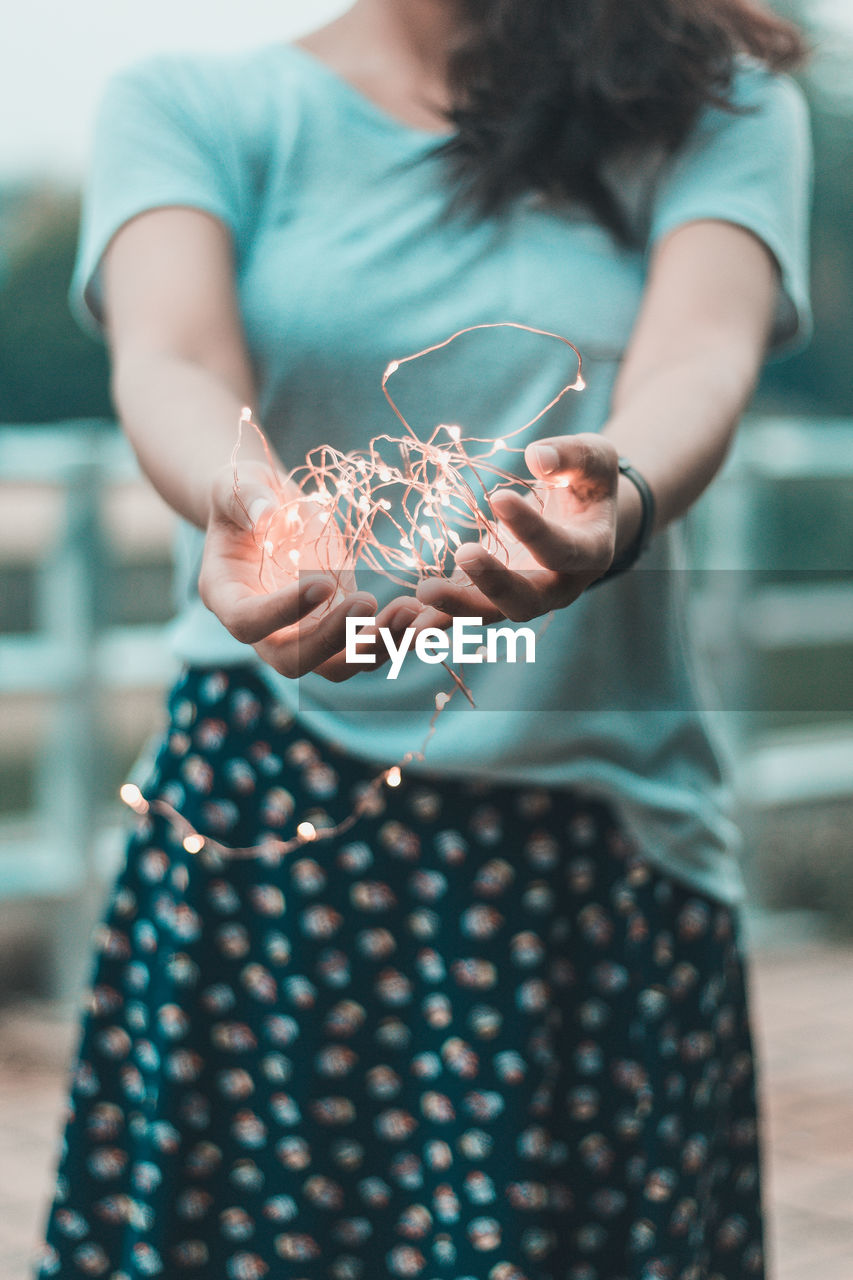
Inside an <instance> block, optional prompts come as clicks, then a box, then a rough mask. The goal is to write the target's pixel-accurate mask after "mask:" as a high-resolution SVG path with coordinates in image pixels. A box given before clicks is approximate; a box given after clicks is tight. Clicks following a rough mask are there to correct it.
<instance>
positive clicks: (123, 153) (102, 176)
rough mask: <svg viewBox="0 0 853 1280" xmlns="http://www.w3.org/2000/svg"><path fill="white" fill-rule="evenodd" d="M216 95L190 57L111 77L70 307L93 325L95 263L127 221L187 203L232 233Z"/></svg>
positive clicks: (95, 329) (233, 210)
mask: <svg viewBox="0 0 853 1280" xmlns="http://www.w3.org/2000/svg"><path fill="white" fill-rule="evenodd" d="M215 106H216V102H215V99H214V100H213V101H211V100H210V97H209V95H206V94H205V91H204V84H203V81H202V80H201V79H200V78H199V76H198V74H197V73H196V74H194V71H193V67H192V64H191V62H190V61H189V60H186V61H185V60H182V59H181V58H179V57H170V56H165V57H164V56H161V57H157V58H151V59H148V60H146V61H144V62H140V63H137V64H136V65H134V66H132V67H130V68H128V69H127V70H125V71H122V72H119V73H118V74H116V75H114V76H113V77H112V79H111V80H110V81H108V83H107V86H106V89H105V91H104V93H103V95H102V98H101V101H100V104H99V109H98V113H97V117H96V122H95V131H94V146H93V154H92V161H91V167H90V172H89V178H88V182H87V184H86V188H85V191H84V197H83V211H82V219H81V226H80V239H79V244H78V249H77V259H76V262H75V266H74V273H73V277H72V280H71V286H70V293H69V302H70V306H71V310H72V312H73V314H74V316H75V318H76V319H77V320H78V322H79V323H80V324H81V325H82V327H83V328H84V329H86V330H87V331H88V332H90V333H94V334H95V335H98V334H100V333H102V331H103V309H102V295H101V282H100V264H101V260H102V258H103V254H104V250H105V249H106V248H107V245H108V244H109V242H110V240H111V239H112V238H113V236H114V235H115V234H116V232H117V231H118V230H119V228H120V227H121V226H123V225H124V223H126V222H128V221H129V220H130V219H131V218H133V217H135V216H136V215H137V214H139V213H142V212H144V211H145V210H147V209H154V208H162V207H166V206H171V205H188V206H190V207H193V208H197V209H203V210H205V211H206V212H208V213H211V214H213V215H214V216H216V217H217V218H220V219H221V220H222V221H223V222H224V223H225V224H226V225H227V226H228V227H229V228H230V229H231V230H232V233H234V234H235V235H236V229H237V222H238V210H237V201H236V198H235V192H234V189H233V182H232V180H231V175H230V173H229V168H228V164H227V162H226V156H225V155H223V149H224V148H225V147H226V145H227V144H226V138H227V133H226V134H225V135H224V136H223V131H222V129H221V126H220V125H219V124H218V121H217V113H216V110H215Z"/></svg>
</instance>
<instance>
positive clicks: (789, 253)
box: [649, 63, 812, 355]
mask: <svg viewBox="0 0 853 1280" xmlns="http://www.w3.org/2000/svg"><path fill="white" fill-rule="evenodd" d="M732 102H733V105H734V106H735V107H736V108H737V110H736V111H734V112H732V111H727V110H723V109H721V108H716V107H713V108H707V109H706V110H705V111H704V113H703V114H702V116H701V117H700V119H699V121H698V123H697V125H696V127H695V128H694V130H693V132H692V134H691V136H690V138H689V139H688V141H687V143H686V145H685V146H684V147H683V148H682V149H681V150H680V151H679V152H677V153H676V155H675V156H674V157H673V158H672V159H671V160H670V161H669V163H668V164H667V165H666V167H665V169H664V171H663V173H662V175H661V179H660V181H659V183H658V185H657V190H656V193H655V198H654V203H653V207H652V215H651V225H650V236H649V247H650V248H651V246H652V245H654V243H655V242H656V241H658V240H660V239H661V238H662V237H663V236H664V235H666V234H667V232H669V231H672V230H674V229H675V228H676V227H678V226H680V225H682V224H683V223H687V222H694V221H697V220H699V219H705V218H713V219H720V220H722V221H725V222H732V223H735V224H736V225H738V226H741V227H745V228H746V229H747V230H748V231H751V232H753V234H754V235H756V236H757V237H758V238H759V239H760V240H761V241H762V242H763V243H764V244H765V245H766V246H767V248H768V249H769V250H770V252H771V253H772V254H773V256H774V258H775V259H776V262H777V264H778V266H779V273H780V290H779V297H778V300H777V305H776V316H775V321H774V325H773V331H772V335H771V343H770V346H771V351H772V353H773V354H774V355H778V354H780V353H782V352H785V353H788V352H790V351H791V350H797V349H799V348H800V347H801V346H803V345H804V344H805V342H806V341H807V340H808V337H809V336H810V333H811V328H812V316H811V307H810V301H809V242H808V224H809V208H810V200H811V185H812V151H811V135H810V131H809V123H808V112H807V108H806V104H805V98H804V96H803V94H802V91H801V90H800V88H799V87H798V85H797V84H796V83H795V82H794V81H793V80H791V79H789V78H788V77H786V76H779V75H774V74H773V73H771V72H769V71H767V70H766V69H765V68H763V67H761V66H759V65H758V64H753V63H750V64H744V65H743V66H741V67H740V68H739V69H738V72H737V74H736V76H735V81H734V85H733V90H732Z"/></svg>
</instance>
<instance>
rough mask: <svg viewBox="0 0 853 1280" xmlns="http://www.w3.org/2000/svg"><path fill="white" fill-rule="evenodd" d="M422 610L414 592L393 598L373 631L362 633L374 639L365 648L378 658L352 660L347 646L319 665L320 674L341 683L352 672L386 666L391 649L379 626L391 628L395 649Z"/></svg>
mask: <svg viewBox="0 0 853 1280" xmlns="http://www.w3.org/2000/svg"><path fill="white" fill-rule="evenodd" d="M423 612H424V609H423V606H422V605H421V603H420V601H418V600H416V599H414V598H413V597H412V596H400V597H398V598H397V599H395V600H392V601H391V602H390V603H389V604H387V605H386V606H385V608H384V609H383V610H382V612H381V613H380V614H379V615H378V617H377V618H376V628H375V630H374V631H373V632H372V634H371V632H370V631H364V632H362V637H363V638H364V640H365V641H369V640H371V639H372V645H369V646H368V645H367V644H365V649H366V650H367V651H368V652H370V653H371V654H372V655H374V656H375V662H373V663H370V664H367V663H362V662H349V661H348V660H347V655H346V649H345V648H344V650H343V652H340V653H336V654H335V655H334V656H333V657H332V658H330V659H329V660H328V661H327V662H324V663H323V664H322V666H319V667H317V668H316V671H317V674H318V675H321V676H324V677H325V679H327V680H332V681H334V682H335V683H336V684H338V683H340V682H341V681H344V680H350V679H352V677H353V676H355V675H358V674H359V673H361V672H364V671H375V670H376V669H377V668H378V667H383V666H384V665H385V664H386V663H387V662H389V661H390V660H391V650H390V648H389V647H388V646H387V645H386V644H385V643H384V641H383V638H382V635H381V632H380V628H385V629H387V630H388V631H390V633H391V639H392V641H393V643H394V647H395V649H396V648H398V646H399V644H400V642H401V641H402V640H403V637H404V636H405V633H406V631H408V630H409V628H410V627H412V628H414V627H415V623H416V622H417V621H418V619H419V618H420V615H421V614H422V613H423Z"/></svg>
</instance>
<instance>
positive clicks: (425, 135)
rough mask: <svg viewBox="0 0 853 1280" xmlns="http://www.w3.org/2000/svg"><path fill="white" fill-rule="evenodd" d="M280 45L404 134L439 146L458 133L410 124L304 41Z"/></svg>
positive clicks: (371, 114) (367, 112)
mask: <svg viewBox="0 0 853 1280" xmlns="http://www.w3.org/2000/svg"><path fill="white" fill-rule="evenodd" d="M276 47H277V48H279V49H283V50H286V51H287V52H288V53H293V54H295V55H296V57H297V58H298V59H299V60H300V61H302V62H303V64H304V65H305V66H307V67H310V68H311V69H312V70H313V71H315V72H316V73H317V74H318V75H321V76H323V77H324V78H325V79H326V80H327V81H328V82H329V83H330V84H331V85H332V86H333V87H334V88H335V89H336V90H337V92H338V93H339V94H340V95H341V96H342V97H345V98H346V99H347V100H348V101H349V102H350V104H352V105H354V106H356V107H358V108H359V109H360V110H361V112H362V114H363V115H365V116H368V117H370V118H371V119H373V120H374V121H375V122H376V123H378V124H380V125H384V126H385V128H387V129H391V130H396V131H397V132H399V133H400V134H406V133H408V134H410V135H412V136H413V137H417V138H420V139H423V140H424V141H427V142H432V143H434V144H435V145H436V146H438V145H439V144H440V143H442V142H446V141H447V140H448V139H449V138H452V137H454V136H455V131H454V130H445V131H443V132H441V133H439V132H438V130H437V129H423V128H420V127H419V126H418V125H415V124H408V123H407V122H406V121H405V120H400V119H399V117H397V116H394V115H392V114H391V113H390V112H389V111H386V110H385V108H384V107H381V106H380V105H379V103H378V102H374V100H373V99H372V98H369V97H368V96H367V94H365V93H362V92H361V90H360V89H357V88H356V87H355V85H354V84H351V83H350V81H349V80H347V79H345V78H344V76H342V75H340V74H339V73H338V72H337V71H335V70H334V68H333V67H330V66H329V65H328V63H326V62H323V60H322V59H321V58H318V57H317V56H316V54H313V53H310V52H309V51H308V50H307V49H303V48H302V46H301V45H298V44H290V43H288V42H287V41H284V42H281V43H280V44H278V45H277V46H276Z"/></svg>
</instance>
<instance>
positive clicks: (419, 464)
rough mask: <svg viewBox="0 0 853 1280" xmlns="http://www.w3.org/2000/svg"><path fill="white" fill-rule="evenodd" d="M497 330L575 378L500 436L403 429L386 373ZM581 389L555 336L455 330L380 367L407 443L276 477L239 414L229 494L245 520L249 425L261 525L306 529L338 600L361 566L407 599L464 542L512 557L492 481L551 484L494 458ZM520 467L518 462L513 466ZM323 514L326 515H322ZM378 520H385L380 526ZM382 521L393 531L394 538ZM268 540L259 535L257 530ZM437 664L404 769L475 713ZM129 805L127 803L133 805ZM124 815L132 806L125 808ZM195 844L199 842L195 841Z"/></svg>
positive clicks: (296, 839) (276, 561) (387, 439)
mask: <svg viewBox="0 0 853 1280" xmlns="http://www.w3.org/2000/svg"><path fill="white" fill-rule="evenodd" d="M497 328H512V329H518V330H523V331H525V332H527V333H531V334H538V335H540V336H542V337H545V338H549V339H552V340H556V341H559V342H560V343H562V344H563V346H564V347H566V348H567V349H569V350H570V351H571V352H572V353H573V355H574V358H575V359H576V361H577V364H576V366H575V368H574V370H573V373H574V381H572V382H566V384H565V385H564V386H563V387H562V388H561V389H560V390H559V391H558V392H557V394H556V395H555V396H553V397H552V399H551V400H549V402H548V403H547V404H546V405H544V406H543V407H542V408H541V409H540V410H539V411H538V412H537V413H536V414H535V415H534V416H533V417H532V418H530V420H529V421H527V422H524V423H521V424H519V425H518V426H517V427H513V428H512V429H510V430H505V432H504V435H503V436H500V437H498V438H496V439H495V438H489V437H488V436H475V435H473V434H472V435H465V436H464V437H463V428H462V427H461V426H458V425H456V424H447V423H441V424H439V425H437V426H435V427H434V428H433V429H432V431H431V433H430V432H427V435H428V438H427V439H421V438H420V433H419V432H418V431H416V430H415V429H414V428H413V427H412V425H411V424H410V423H409V422H407V420H406V419H405V417H404V416H403V414H402V413H401V411H400V409H399V407H398V405H397V404H396V402H395V400H394V399H393V397H392V396H391V394H390V391H389V389H388V387H387V386H386V383H387V382H388V380H389V379H390V377H391V376H392V375H393V374H394V373H396V372H397V370H398V369H400V368H401V367H402V365H404V364H408V363H410V362H411V361H416V360H420V359H422V358H423V357H425V356H429V355H430V354H431V353H433V352H436V351H439V350H441V349H443V348H444V347H446V346H448V345H449V344H450V343H452V342H455V341H456V340H457V339H458V338H460V337H462V335H463V334H467V333H471V332H474V331H475V330H481V329H497ZM584 385H585V383H584V379H583V376H582V364H581V356H580V353H579V351H578V349H577V347H575V346H574V344H573V343H571V342H570V341H569V340H568V339H567V338H564V337H562V336H561V335H560V334H558V333H553V332H550V331H549V330H546V329H538V328H534V327H533V326H531V325H525V324H520V323H517V322H515V321H509V320H506V321H496V322H494V323H484V324H475V325H469V326H467V327H466V328H463V329H459V330H457V332H455V333H453V334H451V335H450V336H449V337H448V338H445V339H443V340H442V341H441V342H437V343H435V344H433V345H432V346H429V347H426V348H424V349H423V350H421V351H417V352H415V353H413V354H412V355H407V356H402V357H400V358H398V359H396V360H391V361H390V362H389V364H388V365H387V367H386V369H385V372H384V374H383V377H382V383H381V390H382V393H383V395H384V396H385V399H386V401H387V403H388V405H389V407H390V409H391V411H392V412H393V414H394V415H395V417H396V418H397V420H398V421H399V423H400V424H401V426H402V428H403V434H402V435H392V434H391V433H390V432H387V431H382V432H380V433H379V434H377V435H375V436H373V437H372V438H370V439H369V440H368V443H367V446H366V448H364V449H359V450H354V451H351V452H349V453H345V452H343V451H341V450H340V449H337V448H336V447H335V446H334V445H332V444H328V443H326V444H321V445H318V446H317V447H315V448H313V449H311V450H310V451H309V453H308V454H307V455H306V457H305V463H304V465H301V466H298V467H295V468H292V469H288V470H287V471H286V473H284V474H282V473H281V471H280V463H279V462H278V460H277V459H276V458H275V457H274V455H273V453H272V451H271V449H270V447H269V445H268V442H267V440H266V437H265V435H264V433H263V431H262V430H261V428H260V427H259V426H258V425H257V423H256V422H254V421H253V419H252V414H251V410H250V409H248V408H244V409H242V411H241V414H240V422H239V425H238V433H237V441H236V443H235V446H234V449H233V451H232V466H233V470H234V498H235V501H236V503H237V504H238V505H239V506H241V508H242V510H243V512H244V514H246V515H247V516H248V512H247V510H246V508H245V505H244V504H243V502H242V499H241V495H240V484H239V474H238V469H237V460H238V452H239V449H240V442H241V439H242V433H243V430H244V429H247V428H248V429H251V430H253V431H254V432H255V433H256V435H257V437H258V439H259V441H260V444H261V446H262V448H263V450H264V454H265V457H266V462H267V465H268V467H269V472H270V476H271V478H272V480H271V483H272V486H273V488H274V489H275V491H276V492H277V493H278V495H279V503H280V505H279V510H278V512H273V513H271V519H270V523H269V526H268V527H269V528H271V527H273V526H272V521H273V519H275V517H276V516H278V518H279V519H281V521H282V525H284V526H285V527H287V528H288V530H289V531H290V530H292V531H293V532H294V533H295V535H296V536H297V537H299V536H305V530H306V529H307V530H308V531H309V537H310V545H311V554H312V561H313V557H314V556H315V555H316V558H317V564H316V566H315V567H316V568H317V569H319V570H320V571H321V572H324V573H328V574H329V575H330V576H331V577H332V578H333V579H334V581H335V583H336V585H337V594H336V596H335V597H334V598H335V599H341V598H342V597H343V595H344V594H347V593H349V592H351V591H352V590H353V589H354V583H355V579H354V571H356V572H357V571H358V569H359V568H360V567H361V566H364V567H365V568H366V569H369V570H371V571H373V572H377V573H379V574H381V575H383V576H384V577H385V578H386V579H387V580H388V581H389V582H392V583H395V584H398V585H399V586H402V587H404V588H405V589H406V590H408V591H412V589H413V579H416V580H417V581H419V582H423V581H424V580H425V579H427V578H428V577H430V576H432V575H433V574H434V573H435V572H436V570H438V571H439V572H446V571H448V570H450V571H452V567H453V562H452V549H455V548H456V547H459V546H461V545H462V544H463V542H480V543H484V544H485V545H486V546H487V547H488V548H489V550H491V551H492V552H493V554H498V553H501V552H503V553H505V556H504V558H505V559H506V560H507V561H508V559H509V554H508V552H509V548H508V547H507V545H506V537H507V535H506V531H505V528H504V526H503V525H501V523H500V521H498V520H496V519H494V517H490V516H489V514H488V513H487V512H486V511H484V510H483V509H481V500H482V498H483V497H484V496H485V497H488V495H489V494H490V493H491V492H493V486H494V485H495V482H496V481H497V482H500V484H501V485H507V484H508V485H514V486H516V491H519V490H521V491H522V492H524V493H525V494H527V495H533V496H535V495H536V493H537V490H538V491H539V492H540V493H541V492H542V491H543V490H544V489H546V488H549V487H551V486H549V485H548V484H547V482H542V481H538V480H537V481H533V480H531V479H530V478H527V479H524V478H522V477H521V476H519V475H518V474H515V472H513V471H511V470H507V469H506V468H507V465H508V464H506V463H503V465H499V464H498V463H497V462H496V461H494V460H493V459H494V458H495V455H496V454H497V453H498V452H499V451H505V452H506V453H507V454H510V455H511V454H516V455H522V454H523V453H524V448H523V447H522V446H520V445H516V444H515V443H514V441H516V440H518V439H520V438H524V439H525V440H530V439H531V435H530V428H531V427H533V426H534V424H536V423H537V422H539V420H540V419H541V418H543V417H544V416H545V414H547V413H548V412H549V410H551V409H552V408H553V407H554V406H555V405H556V404H557V403H558V402H559V401H560V400H561V399H562V398H563V396H565V395H566V394H567V393H568V392H570V391H572V390H576V391H579V390H581V389H582V388H583V387H584ZM439 439H440V440H442V444H441V445H439V444H438V443H437V440H439ZM445 441H446V443H444V442H445ZM388 449H390V450H392V451H395V452H394V455H393V456H394V457H397V456H398V455H399V459H400V461H398V462H397V463H396V465H395V464H394V463H392V462H390V461H389V455H388V454H387V453H386V455H385V456H383V452H382V451H383V450H388ZM520 469H521V466H520V463H519V467H518V470H520ZM568 483H569V482H568V481H567V480H566V479H565V478H562V479H560V480H559V481H557V485H559V487H562V488H565V487H567V486H568ZM380 485H381V486H382V487H383V489H384V488H385V487H387V486H389V485H393V486H395V487H397V489H398V490H399V493H400V500H399V502H398V503H397V504H396V507H394V506H392V503H391V502H389V501H388V497H387V495H386V493H384V492H383V494H382V496H381V497H380V496H379V493H378V491H377V490H378V488H379V486H380ZM294 495H296V496H294ZM303 501H305V502H308V503H309V508H308V510H309V511H310V520H307V519H306V518H305V508H304V506H303V505H302V503H303ZM540 505H541V503H540ZM318 507H320V508H323V510H322V511H318V509H317V508H318ZM448 508H450V511H448ZM386 515H387V516H388V518H387V519H386V518H385V517H386ZM379 516H382V517H383V519H381V520H379V519H378V517H379ZM425 517H428V518H429V520H430V521H431V522H432V524H433V525H434V528H435V531H434V532H433V531H432V527H431V525H427V524H424V523H423V521H424V519H425ZM448 520H452V521H453V524H454V525H455V526H456V527H455V528H453V529H451V528H450V527H449V525H448ZM311 522H313V523H311ZM389 525H390V527H391V533H392V536H391V538H390V540H389V537H388V532H389ZM457 530H458V532H457ZM266 532H267V530H266V529H265V530H264V533H266ZM398 540H399V548H398V546H397V541H398ZM294 544H295V538H294V537H288V538H287V539H282V538H277V537H273V538H266V539H265V540H264V542H263V543H262V547H261V553H260V555H259V561H260V563H259V565H258V578H259V584H260V588H261V590H262V591H265V592H270V591H273V590H275V589H277V588H278V587H279V586H280V585H281V582H280V581H279V580H277V579H276V576H275V573H276V569H278V570H280V571H281V573H282V574H283V575H286V576H287V577H288V578H289V579H290V580H291V581H292V578H293V566H294V565H296V564H298V562H299V560H298V557H299V552H298V551H297V550H296V546H295V545H294ZM296 545H301V544H299V543H297V544H296ZM495 548H496V550H495ZM401 549H402V553H401ZM342 566H343V567H342ZM443 665H444V668H445V670H446V671H447V674H448V676H449V677H450V678H451V679H452V680H453V688H452V689H451V690H450V691H441V692H439V693H438V694H436V695H435V712H434V713H433V715H432V717H431V718H430V721H429V727H428V730H427V732H426V736H425V738H424V741H423V743H422V745H421V748H420V750H419V751H409V752H407V753H406V755H405V756H404V757H403V759H402V761H401V763H402V764H405V763H406V762H407V761H408V760H411V759H418V760H422V759H423V758H424V750H425V748H426V745H427V743H428V742H429V740H430V738H431V736H432V734H433V732H434V731H435V725H436V717H437V716H438V715H439V714H440V713H441V712H442V710H443V709H444V708H445V707H446V706H447V703H448V702H449V701H450V698H451V696H452V695H453V694H454V693H455V692H456V691H457V690H459V691H461V692H462V694H463V695H464V696H465V697H466V698H467V700H468V701H469V702H470V703H471V705H472V706H473V705H474V700H473V697H472V695H471V692H470V690H469V689H468V688H467V686H466V685H465V683H464V681H463V679H462V677H461V675H460V674H459V672H457V671H455V670H454V669H453V668H452V666H451V665H450V664H449V663H447V662H445V663H444V664H443ZM397 767H398V766H395V768H397ZM392 776H396V775H394V771H393V770H388V771H383V772H381V773H378V774H377V775H376V777H375V778H374V779H373V781H372V782H371V783H370V784H369V786H368V788H367V791H368V792H370V791H371V789H372V793H373V794H374V795H375V793H376V789H377V788H378V787H380V786H381V785H382V784H383V782H384V781H388V782H389V784H390V785H396V784H395V783H393V782H390V779H391V777H392ZM133 795H134V793H131V799H132V798H133ZM123 798H124V797H123ZM126 802H127V803H131V800H127V801H126ZM137 803H139V804H142V805H146V810H147V808H149V807H150V808H151V809H152V810H153V811H155V812H158V813H166V812H168V813H169V814H170V815H171V816H172V819H173V820H174V822H175V825H176V829H177V831H178V832H180V831H182V830H186V822H185V820H183V819H182V818H181V816H180V814H178V813H177V812H176V811H175V810H173V809H172V808H171V806H169V805H167V803H166V802H165V801H162V800H153V801H151V803H150V806H149V805H147V804H146V802H145V801H144V800H140V801H138V802H137ZM131 807H134V806H133V804H132V803H131ZM138 811H139V810H138ZM363 811H364V810H363V808H361V807H360V803H359V802H356V803H355V805H354V807H353V809H352V811H351V812H350V814H349V816H348V817H347V818H345V819H344V820H343V821H342V822H341V823H339V824H338V825H337V826H334V827H331V826H330V827H324V828H323V829H322V830H321V831H318V830H316V829H315V827H314V825H313V823H311V822H302V823H300V824H299V826H298V828H297V832H296V834H295V835H294V836H293V837H292V838H291V839H290V840H288V841H278V842H275V853H276V854H277V855H281V854H283V853H285V852H289V851H290V850H291V849H295V848H297V847H298V846H299V845H300V844H302V843H305V842H306V841H312V840H321V839H326V838H328V837H329V836H331V835H334V834H337V833H338V832H339V831H341V830H348V829H349V827H350V826H351V825H352V824H353V823H354V822H355V821H357V819H358V816H359V815H360V814H361V813H362V812H363ZM190 839H192V837H190ZM195 839H196V840H201V839H202V838H201V837H197V836H196V837H195ZM202 843H203V844H205V843H206V846H207V848H208V850H216V851H221V852H223V853H225V852H227V850H226V848H225V846H223V845H220V844H218V843H217V842H216V841H214V840H212V839H208V840H207V841H206V842H205V841H202ZM199 847H201V846H199ZM259 852H261V853H262V852H263V850H262V849H260V847H258V848H256V849H255V850H254V851H253V850H251V849H241V850H237V851H234V853H235V856H241V857H242V856H257V855H258V853H259Z"/></svg>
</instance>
